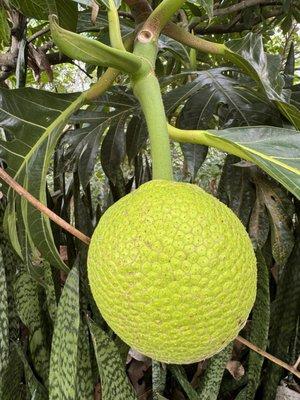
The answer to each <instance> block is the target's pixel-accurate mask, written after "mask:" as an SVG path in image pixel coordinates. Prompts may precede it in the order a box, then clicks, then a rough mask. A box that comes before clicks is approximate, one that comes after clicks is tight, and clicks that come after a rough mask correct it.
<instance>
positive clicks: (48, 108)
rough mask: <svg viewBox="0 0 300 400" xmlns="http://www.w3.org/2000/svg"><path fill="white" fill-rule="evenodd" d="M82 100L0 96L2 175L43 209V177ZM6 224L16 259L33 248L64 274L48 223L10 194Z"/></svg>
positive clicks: (35, 94)
mask: <svg viewBox="0 0 300 400" xmlns="http://www.w3.org/2000/svg"><path fill="white" fill-rule="evenodd" d="M83 101H84V98H83V96H79V97H78V95H72V94H71V95H57V94H53V93H48V92H43V91H38V90H34V89H20V90H5V89H1V91H0V127H2V128H3V129H4V130H5V132H6V134H7V141H3V140H2V141H0V158H2V159H4V161H5V162H6V164H7V171H8V173H9V174H10V175H11V176H13V177H14V178H15V179H16V180H17V181H18V182H19V183H20V184H21V185H22V186H24V187H25V188H26V189H27V190H28V191H29V192H30V193H31V194H32V195H33V196H35V197H36V198H38V199H40V201H42V202H43V203H44V204H46V190H45V188H46V174H47V172H48V168H49V165H50V162H51V157H52V154H53V152H54V149H55V146H56V143H57V141H58V139H59V137H60V135H61V134H62V131H63V129H64V127H65V125H66V123H67V121H68V119H69V117H70V115H71V114H72V113H73V112H74V111H76V110H77V109H78V108H80V106H81V105H82V103H83ZM33 111H34V112H33ZM16 209H17V213H18V217H16V214H15V211H16ZM22 221H23V224H24V226H23V227H22V229H20V227H21V225H22ZM6 224H7V229H8V232H9V236H10V239H11V241H12V243H13V245H14V248H15V250H16V252H17V253H18V254H19V256H20V257H22V258H26V261H27V258H28V254H27V253H28V247H29V246H30V247H31V248H34V247H36V248H38V250H39V251H40V252H41V254H42V256H43V257H45V258H46V259H47V260H48V261H49V262H50V263H51V264H52V265H56V266H57V267H59V268H62V269H66V266H65V264H64V263H63V262H62V261H61V259H60V256H59V254H58V252H57V250H56V247H55V245H54V240H53V236H52V232H51V228H50V222H49V219H48V218H46V217H45V216H43V215H42V214H41V213H40V212H39V211H37V210H36V209H35V208H34V207H32V206H31V205H30V204H29V203H28V202H23V201H20V199H19V197H18V195H16V194H15V193H14V192H13V190H11V189H10V190H9V191H8V207H7V211H6ZM18 234H19V237H18ZM24 253H25V254H24Z"/></svg>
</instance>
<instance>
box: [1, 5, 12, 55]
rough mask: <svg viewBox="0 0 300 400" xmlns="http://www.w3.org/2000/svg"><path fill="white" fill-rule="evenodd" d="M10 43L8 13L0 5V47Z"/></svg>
mask: <svg viewBox="0 0 300 400" xmlns="http://www.w3.org/2000/svg"><path fill="white" fill-rule="evenodd" d="M9 43H10V26H9V23H8V14H7V11H6V10H5V8H2V7H1V6H0V49H1V50H2V48H3V47H5V46H9Z"/></svg>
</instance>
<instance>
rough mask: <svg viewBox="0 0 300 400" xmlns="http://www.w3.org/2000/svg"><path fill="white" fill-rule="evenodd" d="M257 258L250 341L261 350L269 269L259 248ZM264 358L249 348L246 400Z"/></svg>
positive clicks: (255, 384)
mask: <svg viewBox="0 0 300 400" xmlns="http://www.w3.org/2000/svg"><path fill="white" fill-rule="evenodd" d="M256 259H257V271H258V272H257V293H256V300H255V304H254V307H253V310H252V322H251V333H250V339H249V340H250V342H251V343H253V344H255V345H256V346H258V347H259V348H260V349H262V350H266V348H267V344H268V333H269V323H270V289H269V270H268V267H267V265H266V262H265V259H264V257H263V255H262V253H261V251H260V250H258V251H257V252H256ZM263 362H264V358H263V357H262V356H260V355H259V354H257V353H255V352H254V351H252V350H250V353H249V360H248V384H247V386H246V389H245V390H246V396H245V398H246V399H247V400H253V399H254V397H255V393H256V389H257V387H258V385H259V382H260V374H261V369H262V365H263Z"/></svg>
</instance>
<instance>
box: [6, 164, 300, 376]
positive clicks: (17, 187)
mask: <svg viewBox="0 0 300 400" xmlns="http://www.w3.org/2000/svg"><path fill="white" fill-rule="evenodd" d="M0 178H1V179H3V181H4V182H6V183H7V184H8V185H9V186H10V187H11V188H12V189H13V190H15V191H16V192H17V193H19V195H20V196H22V197H24V198H25V199H26V200H27V201H29V202H30V203H31V204H32V205H33V206H34V207H35V208H36V209H37V210H39V211H41V212H42V213H43V214H44V215H46V216H47V217H49V218H50V219H51V220H52V221H53V222H55V223H56V224H57V225H59V226H60V227H61V228H63V229H64V230H66V231H67V232H69V233H70V234H71V235H73V236H75V237H77V238H78V239H79V240H81V241H82V242H83V243H85V244H87V245H89V244H90V241H91V239H90V238H89V237H88V236H86V235H84V234H83V233H82V232H80V231H78V230H77V229H76V228H74V227H73V226H72V225H70V224H69V223H68V222H66V221H65V220H63V219H62V218H60V217H59V216H58V215H57V214H55V213H54V212H53V211H51V210H50V209H49V208H47V207H46V206H45V205H44V204H42V203H41V202H40V201H39V200H37V199H36V198H35V197H33V196H32V195H31V194H30V193H29V192H27V190H26V189H24V188H23V187H22V186H21V185H20V184H19V183H18V182H16V181H15V180H14V179H13V178H12V177H11V176H9V175H8V174H7V173H6V172H5V171H4V169H3V168H1V167H0ZM236 340H238V341H239V342H240V343H242V344H244V345H245V346H247V347H249V349H251V350H253V351H255V352H256V353H258V354H260V355H261V356H263V357H265V358H267V359H268V360H270V361H272V362H273V363H274V364H277V365H279V366H280V367H282V368H285V369H286V370H288V371H290V372H291V373H292V374H294V375H295V376H297V377H298V378H300V371H298V370H297V369H296V368H295V367H293V366H291V365H289V364H287V363H285V362H284V361H281V360H280V359H279V358H277V357H274V356H272V355H271V354H269V353H267V352H266V351H264V350H262V349H260V348H259V347H257V346H256V345H255V344H253V343H251V342H249V341H248V340H246V339H244V338H242V337H241V336H237V338H236ZM295 365H296V364H295Z"/></svg>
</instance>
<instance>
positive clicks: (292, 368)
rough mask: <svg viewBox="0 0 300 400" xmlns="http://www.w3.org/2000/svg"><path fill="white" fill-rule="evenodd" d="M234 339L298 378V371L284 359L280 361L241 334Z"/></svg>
mask: <svg viewBox="0 0 300 400" xmlns="http://www.w3.org/2000/svg"><path fill="white" fill-rule="evenodd" d="M236 340H237V341H238V342H240V343H242V344H244V345H245V346H247V347H249V349H251V350H253V351H255V352H256V353H258V354H260V355H261V356H263V357H265V358H267V359H268V360H270V361H272V362H273V363H274V364H277V365H279V366H280V367H282V368H284V369H286V370H287V371H290V372H291V373H292V374H294V375H296V376H297V377H298V378H300V371H298V370H297V369H296V368H295V367H292V366H291V365H289V364H287V363H285V362H284V361H281V360H280V359H279V358H277V357H274V356H272V354H269V353H267V352H266V351H264V350H262V349H260V348H259V347H257V346H256V345H255V344H253V343H251V342H249V341H248V340H246V339H244V338H243V337H241V336H238V337H237V338H236Z"/></svg>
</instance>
